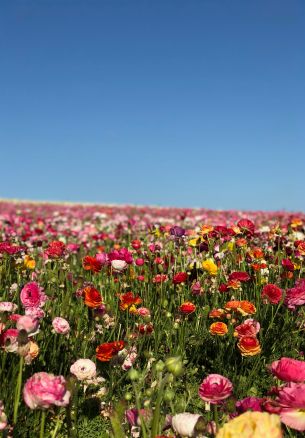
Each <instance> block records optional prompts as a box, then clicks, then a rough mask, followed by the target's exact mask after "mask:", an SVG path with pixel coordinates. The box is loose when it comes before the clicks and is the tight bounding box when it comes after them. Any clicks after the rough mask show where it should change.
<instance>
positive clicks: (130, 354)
mask: <svg viewBox="0 0 305 438" xmlns="http://www.w3.org/2000/svg"><path fill="white" fill-rule="evenodd" d="M137 355H138V354H137V347H135V346H134V347H131V348H130V349H129V350H128V351H127V355H126V357H125V360H124V362H123V365H122V369H123V370H124V371H127V370H129V369H130V368H131V367H132V365H133V364H134V363H135V361H136V358H137Z"/></svg>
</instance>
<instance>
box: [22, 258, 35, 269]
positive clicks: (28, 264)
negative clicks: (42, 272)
mask: <svg viewBox="0 0 305 438" xmlns="http://www.w3.org/2000/svg"><path fill="white" fill-rule="evenodd" d="M24 266H25V267H26V268H27V269H35V266H36V262H35V260H33V259H31V257H30V256H28V255H26V256H25V257H24Z"/></svg>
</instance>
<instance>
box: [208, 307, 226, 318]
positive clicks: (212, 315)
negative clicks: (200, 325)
mask: <svg viewBox="0 0 305 438" xmlns="http://www.w3.org/2000/svg"><path fill="white" fill-rule="evenodd" d="M224 313H225V311H224V310H223V309H213V310H211V311H210V313H209V318H221V317H222V316H223V314H224Z"/></svg>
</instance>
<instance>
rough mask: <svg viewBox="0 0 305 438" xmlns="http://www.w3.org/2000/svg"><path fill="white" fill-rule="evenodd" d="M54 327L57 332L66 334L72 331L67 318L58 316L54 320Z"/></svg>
mask: <svg viewBox="0 0 305 438" xmlns="http://www.w3.org/2000/svg"><path fill="white" fill-rule="evenodd" d="M52 326H53V329H54V331H55V332H56V333H58V334H61V335H66V334H67V333H69V331H70V324H69V323H68V321H67V320H66V319H65V318H61V317H60V316H56V318H54V319H53V321H52Z"/></svg>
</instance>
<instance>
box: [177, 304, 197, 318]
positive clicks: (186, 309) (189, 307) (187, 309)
mask: <svg viewBox="0 0 305 438" xmlns="http://www.w3.org/2000/svg"><path fill="white" fill-rule="evenodd" d="M179 310H180V312H181V313H184V314H186V315H188V314H190V313H193V312H195V310H196V306H195V304H193V303H191V302H190V301H185V302H184V303H182V304H181V306H180V307H179Z"/></svg>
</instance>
